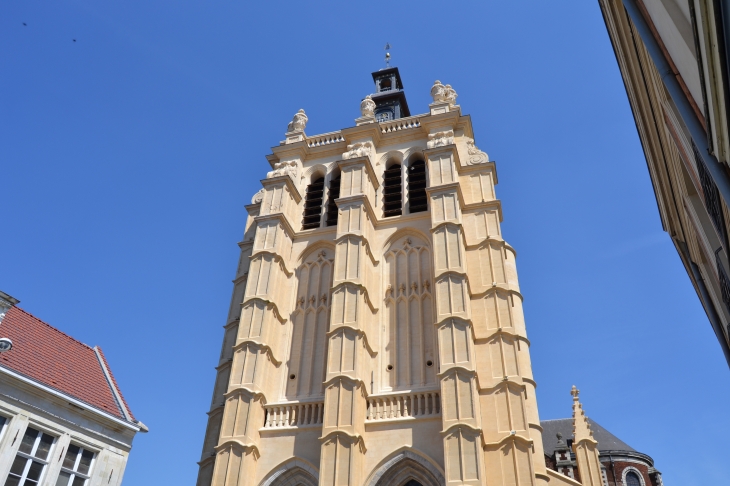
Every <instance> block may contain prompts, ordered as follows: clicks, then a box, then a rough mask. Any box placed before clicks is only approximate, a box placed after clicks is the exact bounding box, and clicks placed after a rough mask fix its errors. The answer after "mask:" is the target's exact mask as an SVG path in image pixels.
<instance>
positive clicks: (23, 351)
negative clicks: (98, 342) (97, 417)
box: [0, 306, 135, 421]
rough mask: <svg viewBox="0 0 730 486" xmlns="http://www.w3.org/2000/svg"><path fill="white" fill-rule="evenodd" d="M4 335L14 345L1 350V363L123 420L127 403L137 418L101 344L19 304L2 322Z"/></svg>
mask: <svg viewBox="0 0 730 486" xmlns="http://www.w3.org/2000/svg"><path fill="white" fill-rule="evenodd" d="M0 336H2V337H7V338H10V339H11V340H12V341H13V349H11V350H10V351H7V352H5V353H2V354H0V366H2V367H5V368H8V369H10V370H13V371H15V372H16V373H19V374H21V375H24V376H26V377H28V378H30V379H32V380H34V381H36V382H40V383H42V384H43V385H46V386H48V387H50V388H54V389H56V390H58V391H60V392H63V393H65V394H66V395H70V396H72V397H74V398H76V399H77V400H79V401H82V402H84V403H86V404H88V405H90V406H91V407H94V408H96V409H99V410H103V411H105V412H108V413H110V414H111V415H114V416H115V417H118V418H120V419H122V420H128V419H127V417H126V416H125V414H124V410H123V409H122V408H121V407H125V408H126V410H127V412H128V414H129V417H130V418H131V420H132V421H134V420H135V419H134V415H132V411H131V410H130V409H129V406H128V405H127V402H126V401H125V400H124V397H123V396H122V392H121V390H120V389H119V387H118V386H117V383H116V380H115V379H114V375H113V374H112V372H111V368H109V364H108V363H107V362H106V358H105V357H104V353H102V351H101V348H99V347H98V346H97V347H95V348H92V347H90V346H87V345H86V344H84V343H82V342H79V341H77V340H75V339H74V338H72V337H71V336H69V335H67V334H64V333H63V332H61V331H59V330H58V329H56V328H55V327H53V326H51V325H50V324H46V323H45V322H43V321H41V320H40V319H38V318H37V317H35V316H33V315H32V314H30V313H28V312H26V311H24V310H23V309H21V308H19V307H17V306H15V307H11V308H10V309H9V310H8V312H7V313H6V314H5V318H4V319H3V320H2V322H0ZM96 351H98V353H99V354H98V356H97V353H96ZM102 361H103V363H104V366H105V367H106V369H107V370H108V372H109V378H110V380H108V379H107V376H106V374H105V373H104V369H103V368H102V364H101V362H102ZM112 387H114V389H115V390H116V392H117V395H118V396H119V397H120V398H121V403H119V402H118V401H117V398H116V397H115V393H114V391H115V390H114V389H112Z"/></svg>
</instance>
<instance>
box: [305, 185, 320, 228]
mask: <svg viewBox="0 0 730 486" xmlns="http://www.w3.org/2000/svg"><path fill="white" fill-rule="evenodd" d="M323 194H324V177H320V178H318V179H316V180H314V181H312V183H311V184H309V185H308V186H307V195H306V199H305V200H304V219H303V220H302V229H312V228H319V223H320V220H321V219H322V196H323Z"/></svg>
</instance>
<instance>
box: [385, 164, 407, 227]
mask: <svg viewBox="0 0 730 486" xmlns="http://www.w3.org/2000/svg"><path fill="white" fill-rule="evenodd" d="M400 169H401V167H400V164H393V165H391V166H390V167H388V168H387V169H385V174H384V175H383V216H385V217H386V218H387V217H389V216H400V215H401V214H403V210H402V207H403V177H402V176H401V170H400Z"/></svg>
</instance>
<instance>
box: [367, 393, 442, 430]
mask: <svg viewBox="0 0 730 486" xmlns="http://www.w3.org/2000/svg"><path fill="white" fill-rule="evenodd" d="M440 415H441V396H440V394H439V392H438V391H435V390H434V391H424V392H408V393H403V394H398V395H373V396H370V397H368V400H367V417H366V418H365V421H366V422H376V421H382V420H393V419H403V418H426V417H438V416H440Z"/></svg>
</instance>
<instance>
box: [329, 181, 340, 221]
mask: <svg viewBox="0 0 730 486" xmlns="http://www.w3.org/2000/svg"><path fill="white" fill-rule="evenodd" d="M338 197H340V175H339V174H338V175H337V176H336V177H333V178H332V179H331V180H330V194H329V199H328V200H327V226H336V225H337V214H338V213H337V204H335V199H337V198H338Z"/></svg>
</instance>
